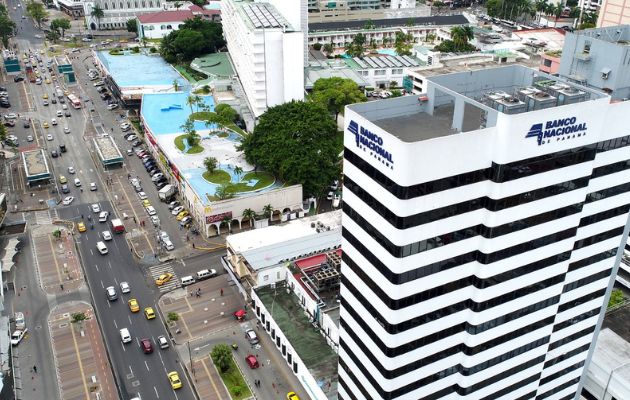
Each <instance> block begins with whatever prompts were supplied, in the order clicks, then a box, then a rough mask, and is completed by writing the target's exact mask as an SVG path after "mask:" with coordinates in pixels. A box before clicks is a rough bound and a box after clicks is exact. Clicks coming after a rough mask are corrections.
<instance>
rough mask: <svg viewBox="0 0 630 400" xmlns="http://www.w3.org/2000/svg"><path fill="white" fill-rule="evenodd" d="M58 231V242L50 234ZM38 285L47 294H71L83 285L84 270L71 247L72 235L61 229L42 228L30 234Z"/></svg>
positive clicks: (54, 226) (45, 226)
mask: <svg viewBox="0 0 630 400" xmlns="http://www.w3.org/2000/svg"><path fill="white" fill-rule="evenodd" d="M56 230H59V231H60V232H61V236H60V238H59V239H57V238H55V237H54V236H53V232H54V231H56ZM31 239H32V245H33V254H34V261H35V267H36V271H37V272H38V278H39V285H40V287H41V288H42V289H43V291H44V292H45V293H46V294H50V295H54V294H59V293H60V292H65V293H70V292H71V291H74V290H76V289H78V288H79V287H81V286H83V284H84V280H83V271H82V270H81V264H80V262H79V258H78V257H77V252H76V249H75V247H74V242H73V237H72V233H71V232H70V231H69V230H68V229H66V228H64V227H60V226H56V225H43V226H38V227H36V228H34V229H33V230H32V231H31Z"/></svg>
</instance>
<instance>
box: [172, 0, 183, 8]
mask: <svg viewBox="0 0 630 400" xmlns="http://www.w3.org/2000/svg"><path fill="white" fill-rule="evenodd" d="M173 6H174V7H175V9H176V10H179V9H180V7H181V6H182V3H180V2H179V1H176V2H175V4H173Z"/></svg>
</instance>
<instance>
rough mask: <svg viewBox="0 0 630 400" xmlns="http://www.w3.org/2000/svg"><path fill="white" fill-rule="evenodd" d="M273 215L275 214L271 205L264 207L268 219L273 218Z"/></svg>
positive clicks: (264, 213)
mask: <svg viewBox="0 0 630 400" xmlns="http://www.w3.org/2000/svg"><path fill="white" fill-rule="evenodd" d="M271 214H273V206H272V205H271V204H267V205H266V206H264V207H263V215H264V216H265V217H267V218H271Z"/></svg>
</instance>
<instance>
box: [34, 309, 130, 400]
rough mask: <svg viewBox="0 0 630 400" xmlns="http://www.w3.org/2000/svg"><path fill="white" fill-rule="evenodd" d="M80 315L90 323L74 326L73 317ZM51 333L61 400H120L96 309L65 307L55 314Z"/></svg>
mask: <svg viewBox="0 0 630 400" xmlns="http://www.w3.org/2000/svg"><path fill="white" fill-rule="evenodd" d="M78 312H82V313H84V314H85V316H86V317H87V319H86V320H84V321H82V322H72V317H71V315H72V314H73V313H78ZM48 329H49V330H50V338H51V341H52V349H53V355H54V359H55V367H56V369H57V380H58V385H59V392H60V395H61V398H62V399H64V400H85V399H92V398H96V399H101V400H117V399H118V392H117V390H116V385H115V382H114V377H113V375H112V372H111V369H110V366H109V362H108V359H107V354H106V352H105V345H104V343H103V338H102V335H101V332H100V330H99V327H98V323H97V321H96V318H94V310H93V309H92V307H91V306H90V305H89V304H86V303H82V302H68V303H64V304H62V305H60V306H58V307H57V308H55V309H53V310H52V311H51V313H50V317H49V319H48ZM41 398H42V399H43V398H44V397H41Z"/></svg>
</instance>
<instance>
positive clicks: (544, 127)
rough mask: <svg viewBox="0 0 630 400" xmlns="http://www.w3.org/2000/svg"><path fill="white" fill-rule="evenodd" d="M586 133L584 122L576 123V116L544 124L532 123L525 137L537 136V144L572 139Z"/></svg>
mask: <svg viewBox="0 0 630 400" xmlns="http://www.w3.org/2000/svg"><path fill="white" fill-rule="evenodd" d="M585 135H586V122H581V123H578V120H577V118H576V117H571V118H560V119H554V120H551V121H547V122H545V123H544V124H542V123H540V124H534V125H532V127H531V128H529V132H527V135H525V138H530V137H535V138H537V141H538V145H539V146H541V145H543V144H546V143H550V142H551V141H552V140H554V138H555V141H556V142H558V141H560V140H568V139H574V138H576V137H582V136H585Z"/></svg>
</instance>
